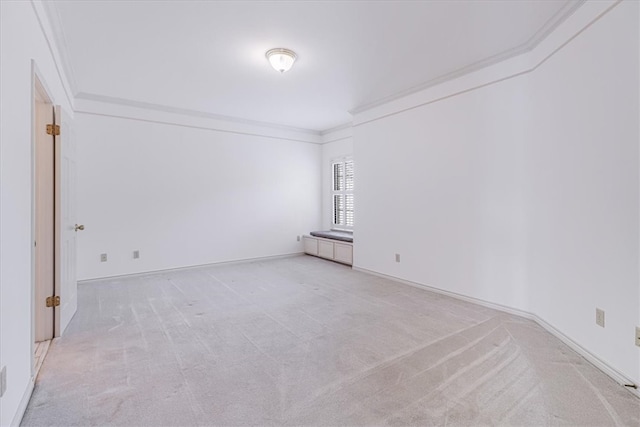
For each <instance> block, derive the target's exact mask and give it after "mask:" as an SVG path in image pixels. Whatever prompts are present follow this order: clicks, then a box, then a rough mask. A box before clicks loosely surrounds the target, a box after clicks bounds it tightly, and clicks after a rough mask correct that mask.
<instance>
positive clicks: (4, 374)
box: [0, 366, 7, 397]
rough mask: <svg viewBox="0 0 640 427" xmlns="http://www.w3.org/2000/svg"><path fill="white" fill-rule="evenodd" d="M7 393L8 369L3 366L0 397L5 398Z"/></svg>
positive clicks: (0, 379)
mask: <svg viewBox="0 0 640 427" xmlns="http://www.w3.org/2000/svg"><path fill="white" fill-rule="evenodd" d="M5 391H7V367H6V366H3V367H2V370H1V371H0V397H2V396H4V392H5Z"/></svg>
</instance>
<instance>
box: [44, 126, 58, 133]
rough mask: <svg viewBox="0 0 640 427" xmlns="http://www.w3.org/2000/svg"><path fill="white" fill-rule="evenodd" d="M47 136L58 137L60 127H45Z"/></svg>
mask: <svg viewBox="0 0 640 427" xmlns="http://www.w3.org/2000/svg"><path fill="white" fill-rule="evenodd" d="M47 135H60V125H47Z"/></svg>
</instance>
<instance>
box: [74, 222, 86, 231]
mask: <svg viewBox="0 0 640 427" xmlns="http://www.w3.org/2000/svg"><path fill="white" fill-rule="evenodd" d="M78 230H80V231H82V230H84V225H82V224H80V225H78V224H76V226H75V231H78Z"/></svg>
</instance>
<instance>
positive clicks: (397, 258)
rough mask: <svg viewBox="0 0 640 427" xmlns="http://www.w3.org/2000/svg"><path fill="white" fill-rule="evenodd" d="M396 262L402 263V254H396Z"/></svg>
mask: <svg viewBox="0 0 640 427" xmlns="http://www.w3.org/2000/svg"><path fill="white" fill-rule="evenodd" d="M396 262H400V254H396Z"/></svg>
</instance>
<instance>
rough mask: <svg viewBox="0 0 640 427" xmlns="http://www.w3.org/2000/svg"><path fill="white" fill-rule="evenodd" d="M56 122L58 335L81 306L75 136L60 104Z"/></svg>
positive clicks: (68, 118)
mask: <svg viewBox="0 0 640 427" xmlns="http://www.w3.org/2000/svg"><path fill="white" fill-rule="evenodd" d="M55 122H56V124H57V125H59V126H60V135H57V136H56V170H57V173H56V231H57V233H56V280H55V294H56V296H59V297H60V305H59V306H57V307H56V308H55V336H56V337H59V336H60V335H62V333H63V332H64V330H65V329H66V328H67V326H68V325H69V322H70V321H71V318H72V317H73V315H74V314H75V313H76V309H77V308H78V282H77V279H76V233H77V232H78V231H80V230H81V229H82V228H84V227H80V228H78V227H79V225H78V224H77V218H76V181H77V176H76V170H77V168H76V140H75V135H74V131H73V127H72V126H71V125H72V121H71V120H70V117H69V115H68V114H66V112H65V111H64V110H62V108H60V107H59V106H57V107H56V109H55Z"/></svg>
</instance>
